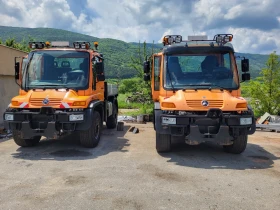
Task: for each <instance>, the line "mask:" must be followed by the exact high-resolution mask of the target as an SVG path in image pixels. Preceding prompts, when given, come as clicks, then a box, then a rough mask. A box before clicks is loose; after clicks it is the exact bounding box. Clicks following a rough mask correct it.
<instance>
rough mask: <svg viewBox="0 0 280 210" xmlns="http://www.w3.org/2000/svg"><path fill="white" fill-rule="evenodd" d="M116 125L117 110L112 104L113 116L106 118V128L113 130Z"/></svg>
mask: <svg viewBox="0 0 280 210" xmlns="http://www.w3.org/2000/svg"><path fill="white" fill-rule="evenodd" d="M117 123H118V110H117V105H116V104H115V103H114V104H113V114H112V115H111V116H110V117H108V119H107V122H106V126H107V128H108V129H114V128H116V127H117Z"/></svg>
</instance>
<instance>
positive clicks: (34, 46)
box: [29, 42, 46, 49]
mask: <svg viewBox="0 0 280 210" xmlns="http://www.w3.org/2000/svg"><path fill="white" fill-rule="evenodd" d="M45 46H46V43H45V42H29V48H32V49H43V48H44V47H45Z"/></svg>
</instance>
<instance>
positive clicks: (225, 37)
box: [213, 34, 233, 45]
mask: <svg viewBox="0 0 280 210" xmlns="http://www.w3.org/2000/svg"><path fill="white" fill-rule="evenodd" d="M232 39H233V35H232V34H217V35H215V36H214V38H213V40H215V41H216V42H217V43H218V44H220V45H222V44H225V43H227V42H231V41H232Z"/></svg>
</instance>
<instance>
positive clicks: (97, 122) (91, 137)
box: [78, 111, 102, 148]
mask: <svg viewBox="0 0 280 210" xmlns="http://www.w3.org/2000/svg"><path fill="white" fill-rule="evenodd" d="M101 128H102V122H101V117H100V114H99V113H98V112H97V111H94V112H93V115H92V125H91V127H90V128H89V129H88V130H85V131H79V133H78V135H79V140H80V143H81V145H82V146H84V147H88V148H94V147H96V146H97V145H98V143H99V140H100V134H101Z"/></svg>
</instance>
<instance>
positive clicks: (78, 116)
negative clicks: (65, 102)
mask: <svg viewBox="0 0 280 210" xmlns="http://www.w3.org/2000/svg"><path fill="white" fill-rule="evenodd" d="M82 120H84V115H83V114H72V115H69V121H82Z"/></svg>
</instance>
